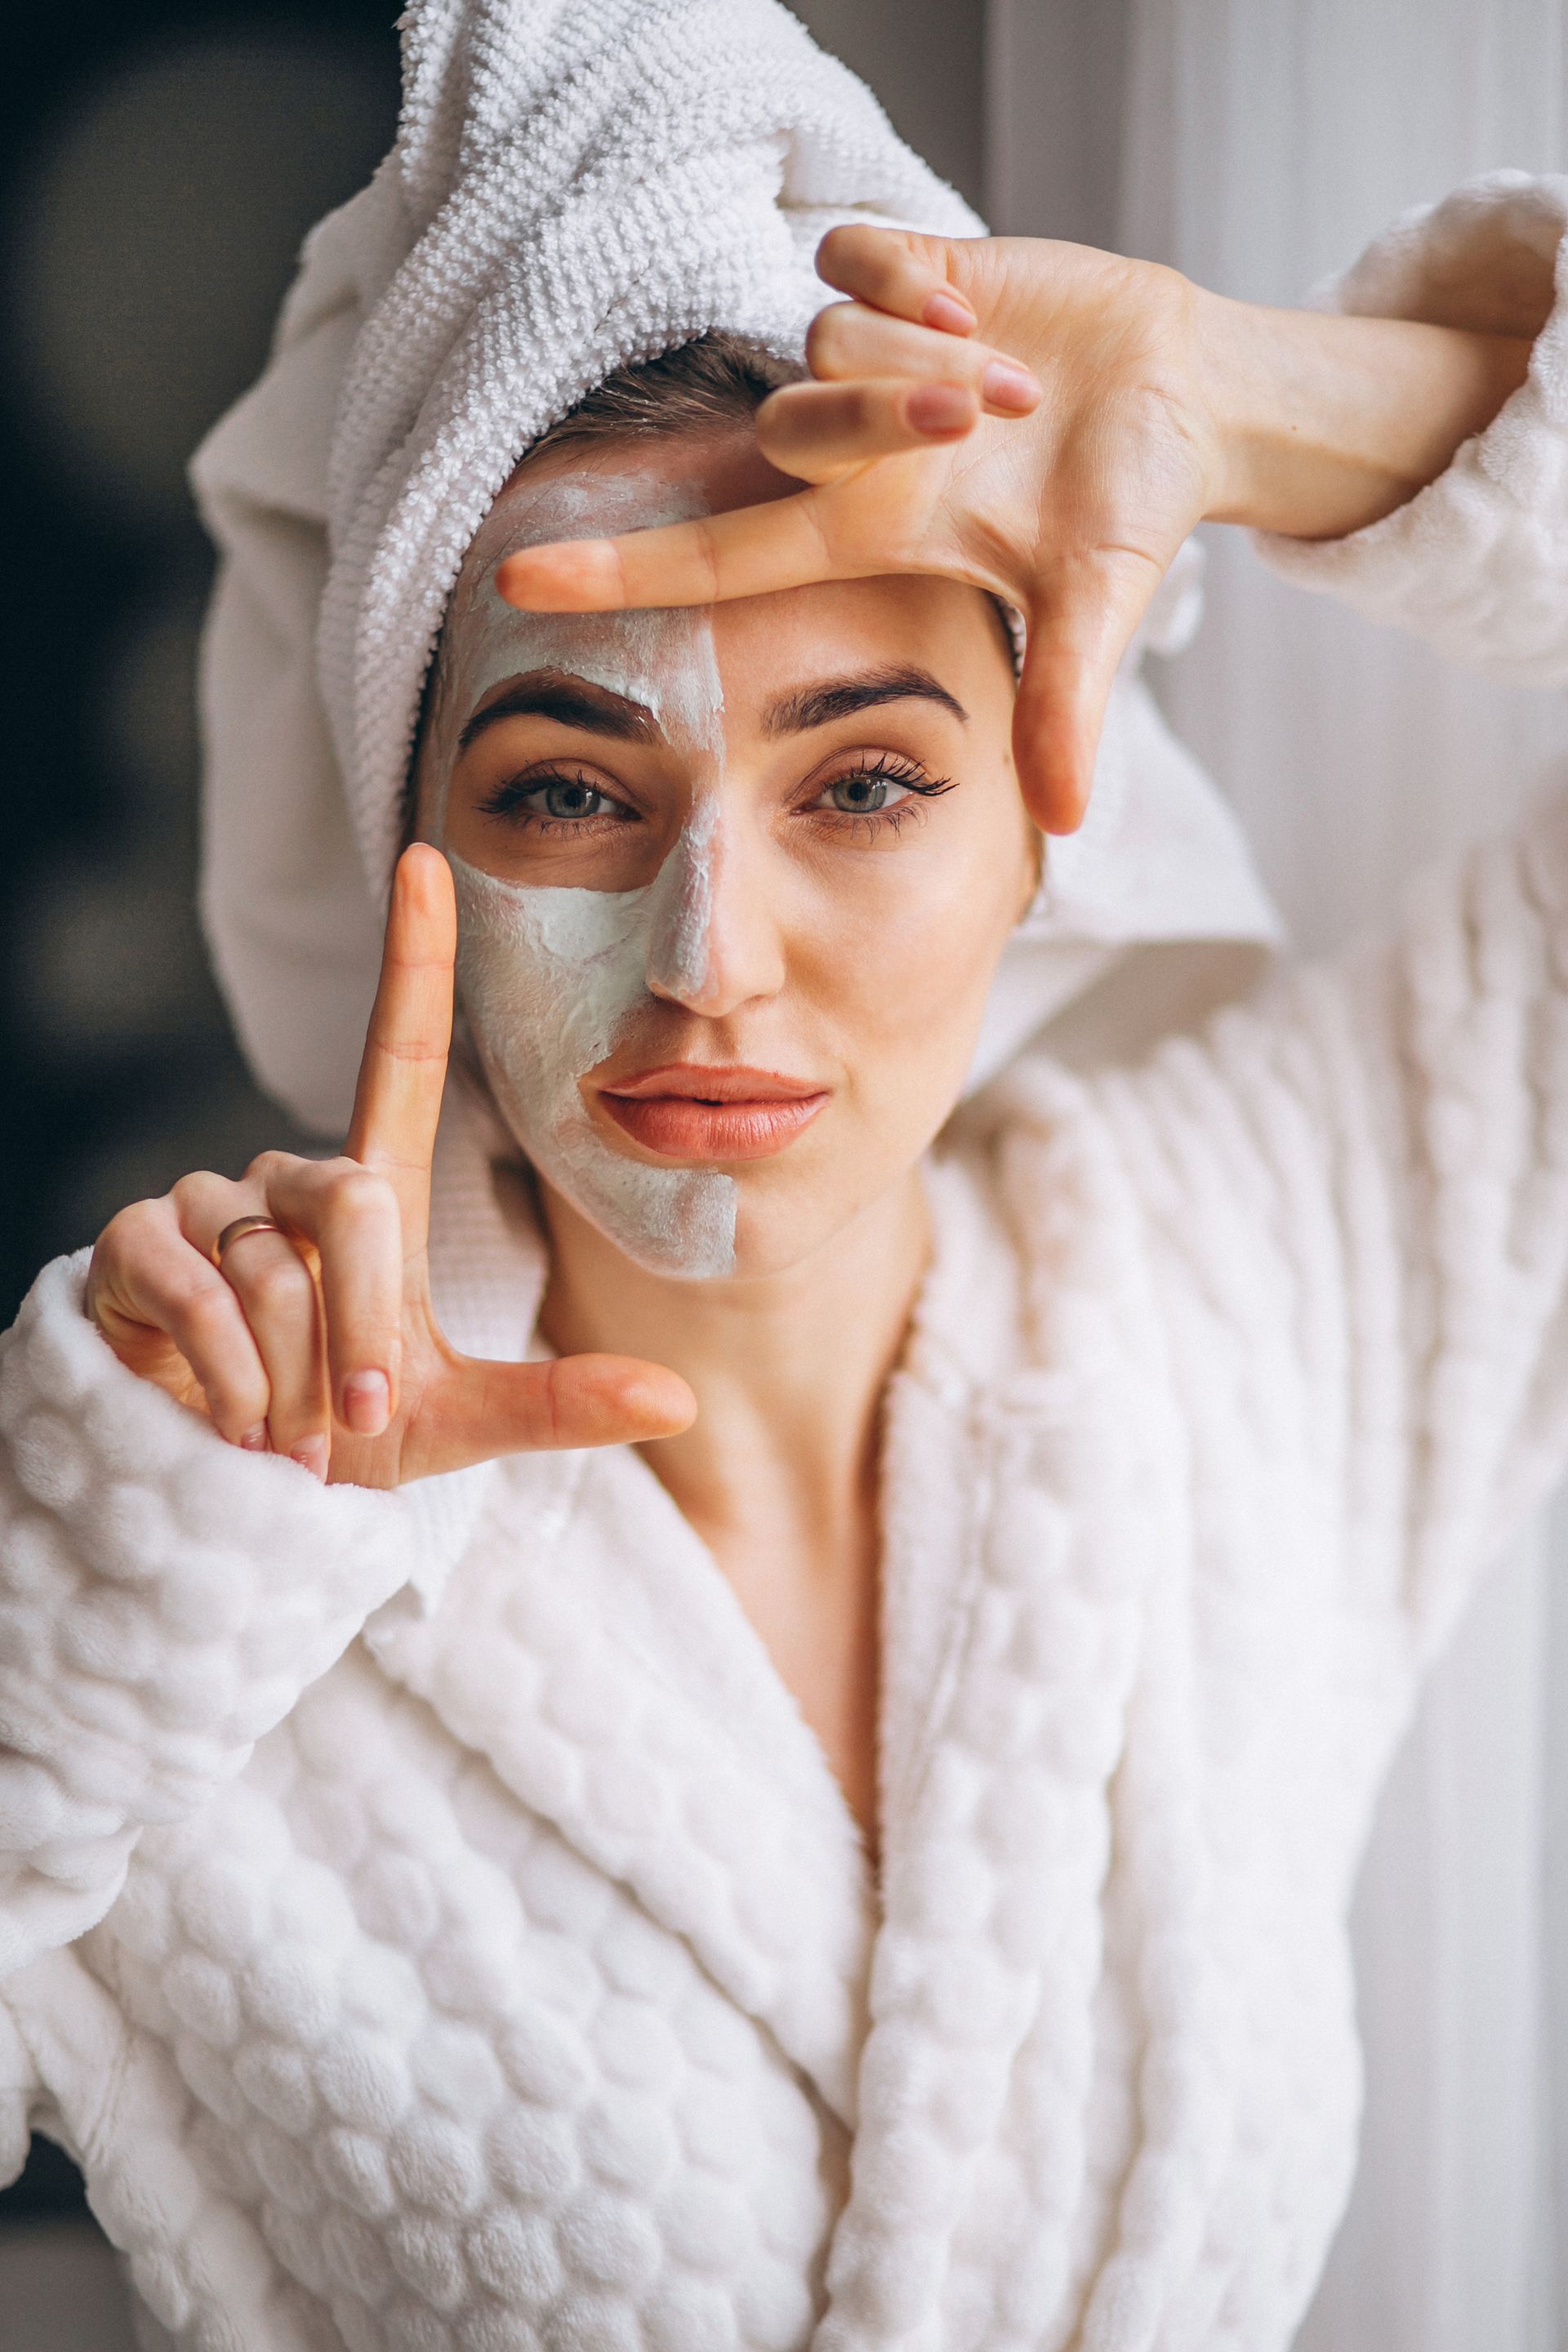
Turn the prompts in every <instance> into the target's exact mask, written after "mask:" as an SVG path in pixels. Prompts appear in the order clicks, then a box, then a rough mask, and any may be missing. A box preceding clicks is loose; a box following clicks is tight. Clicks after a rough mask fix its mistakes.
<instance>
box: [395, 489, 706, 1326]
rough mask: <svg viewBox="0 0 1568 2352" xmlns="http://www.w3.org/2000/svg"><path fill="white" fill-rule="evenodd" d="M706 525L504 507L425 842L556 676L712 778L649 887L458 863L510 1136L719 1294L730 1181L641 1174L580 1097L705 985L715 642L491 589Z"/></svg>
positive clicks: (659, 624) (629, 505)
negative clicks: (546, 564)
mask: <svg viewBox="0 0 1568 2352" xmlns="http://www.w3.org/2000/svg"><path fill="white" fill-rule="evenodd" d="M700 511H701V507H700V501H698V500H696V499H694V498H693V496H692V494H691V492H690V491H689V489H688V488H675V487H672V486H671V485H668V484H666V483H660V482H651V481H649V480H647V478H645V477H639V476H636V475H632V476H621V477H616V478H608V479H596V480H595V482H594V483H592V485H585V484H579V483H557V484H551V485H548V486H546V487H545V488H543V489H542V490H540V491H538V492H536V493H533V494H532V495H522V494H521V493H520V494H519V495H517V496H505V497H503V498H502V499H500V500H498V502H497V506H496V508H495V509H492V511H491V514H490V516H489V518H488V520H487V521H486V523H485V525H484V526H483V528H482V529H481V530H480V531H479V535H478V536H477V538H476V539H475V541H474V544H473V546H472V547H471V548H470V550H469V551H468V559H467V560H466V562H465V563H464V567H463V573H462V576H461V577H460V579H459V581H458V588H457V590H456V591H455V592H454V595H453V602H452V608H451V612H450V614H449V616H448V621H447V629H446V631H445V633H444V635H443V639H442V647H441V653H440V656H439V657H438V662H437V677H436V683H435V688H434V696H435V699H434V703H433V708H432V714H431V724H430V729H429V731H428V735H427V739H426V753H425V758H424V761H423V762H422V772H423V777H424V781H425V783H426V826H427V828H428V829H429V831H430V832H431V834H432V837H433V838H435V839H436V840H437V842H439V843H441V844H442V845H445V838H446V832H447V789H448V785H449V780H450V776H451V772H452V767H453V764H454V762H455V761H456V757H457V752H458V744H459V740H460V737H461V733H462V730H463V728H464V727H465V726H466V725H467V723H468V719H469V718H470V717H471V716H472V714H473V712H474V710H475V709H477V708H478V706H479V703H480V701H481V700H482V699H483V698H484V697H485V696H486V695H487V694H489V692H490V691H491V690H492V688H494V687H496V686H499V685H500V684H501V683H502V681H503V680H505V679H508V678H511V677H518V676H522V675H526V674H527V673H528V672H530V671H537V670H541V669H551V668H553V669H560V670H563V671H565V672H569V673H570V674H571V675H573V676H574V677H582V678H584V679H587V680H588V681H589V682H590V683H592V684H595V685H598V686H602V687H605V688H607V689H608V690H609V691H611V692H613V693H616V694H619V695H623V696H625V697H626V698H627V699H628V700H631V701H634V702H637V703H640V704H641V705H642V706H643V707H644V708H645V709H647V710H648V711H649V712H650V713H651V714H652V716H653V718H654V719H655V720H656V722H657V723H658V726H659V728H660V730H661V731H662V733H663V734H664V736H665V737H666V739H667V740H668V741H669V742H670V743H671V744H672V745H674V746H675V747H676V748H677V749H678V750H680V751H683V752H685V753H686V754H687V755H688V756H689V758H691V759H692V760H693V761H700V762H701V763H702V765H703V766H704V767H705V769H706V770H707V772H708V773H707V776H706V779H705V782H704V783H703V785H702V787H701V788H700V790H699V791H698V792H697V793H695V794H694V798H693V805H692V809H691V813H690V815H689V818H688V821H687V823H686V824H685V826H684V827H683V828H682V831H681V834H680V835H679V838H678V840H677V841H676V843H675V844H674V845H673V846H672V848H671V849H670V851H669V854H668V856H667V857H666V859H665V861H664V864H663V866H661V867H660V869H659V872H658V875H657V877H655V879H654V880H653V881H652V882H651V883H649V884H647V885H646V886H645V887H642V888H639V889H636V890H626V891H599V890H583V889H570V888H567V889H552V888H537V887H527V886H525V885H521V884H517V883H512V882H507V881H503V880H501V879H500V877H497V876H494V875H490V874H487V873H485V872H483V871H482V870H481V869H479V867H477V866H472V865H471V864H469V863H468V861H466V860H465V859H463V858H461V857H458V856H455V855H453V854H452V853H451V851H450V850H448V852H447V854H448V857H449V859H450V862H451V865H452V869H453V874H454V877H455V878H456V884H457V895H458V991H459V993H460V996H461V999H462V1002H463V1005H464V1008H465V1011H466V1013H467V1014H468V1021H469V1024H470V1026H471V1027H472V1030H473V1033H474V1037H475V1042H476V1044H477V1045H478V1047H479V1056H480V1059H481V1061H482V1063H483V1065H484V1068H485V1072H486V1076H487V1077H488V1078H489V1084H490V1087H491V1090H492V1092H493V1093H494V1095H495V1097H496V1102H497V1105H498V1107H499V1108H500V1111H501V1114H502V1116H503V1118H505V1119H506V1121H507V1124H508V1126H509V1127H510V1129H511V1131H512V1133H513V1134H514V1135H515V1136H516V1137H517V1139H518V1141H519V1142H520V1143H521V1146H522V1148H523V1150H525V1151H526V1152H527V1153H528V1156H529V1158H530V1160H531V1161H532V1162H533V1164H534V1166H535V1167H536V1168H537V1169H538V1171H539V1172H540V1173H541V1175H542V1176H543V1177H544V1178H545V1180H546V1181H547V1182H549V1183H550V1184H552V1186H553V1187H554V1188H555V1189H556V1190H557V1191H558V1192H561V1193H562V1194H563V1195H564V1197H565V1198H566V1199H568V1200H569V1201H571V1202H573V1204H574V1206H575V1207H576V1208H577V1209H579V1210H580V1211H581V1213H583V1214H584V1216H586V1217H587V1218H588V1219H589V1220H590V1222H591V1223H593V1224H595V1225H596V1226H597V1227H598V1229H599V1230H600V1232H602V1233H604V1234H606V1235H607V1236H608V1238H609V1239H610V1240H612V1241H613V1242H615V1243H616V1245H617V1246H618V1247H619V1248H621V1249H623V1250H624V1251H625V1252H626V1255H628V1256H629V1257H631V1258H633V1259H635V1260H636V1261H637V1264H639V1265H647V1266H648V1267H650V1268H651V1269H653V1270H655V1271H658V1272H660V1273H666V1274H672V1275H679V1276H686V1277H688V1278H690V1279H696V1280H702V1279H713V1278H714V1277H716V1276H721V1275H725V1274H728V1273H730V1272H731V1271H732V1269H733V1266H734V1260H735V1220H736V1209H737V1198H736V1188H735V1184H734V1181H733V1180H732V1179H731V1178H730V1177H728V1176H724V1175H722V1174H721V1173H719V1172H718V1171H714V1170H710V1169H683V1168H656V1167H650V1166H648V1165H647V1163H646V1162H644V1161H641V1160H632V1159H630V1158H628V1157H627V1156H626V1154H625V1153H624V1152H623V1151H620V1150H616V1148H615V1146H614V1145H613V1144H612V1143H611V1142H609V1141H608V1140H607V1139H605V1137H604V1136H603V1135H601V1133H600V1132H599V1130H598V1129H597V1128H596V1127H595V1124H594V1121H593V1120H592V1118H590V1116H589V1114H588V1111H587V1108H586V1106H585V1105H584V1099H583V1094H582V1087H581V1081H582V1079H583V1078H584V1076H586V1074H587V1073H588V1072H589V1071H590V1070H592V1069H594V1068H595V1067H596V1066H598V1065H599V1064H600V1063H602V1062H603V1061H605V1058H606V1057H607V1056H608V1055H610V1054H611V1053H613V1052H614V1050H615V1049H616V1045H617V1044H618V1043H619V1041H620V1040H621V1038H622V1037H623V1036H624V1035H625V1034H626V1027H627V1024H629V1022H630V1021H631V1020H632V1018H633V1017H634V1016H635V1014H636V1013H637V1012H638V1011H639V1010H640V1009H643V1008H644V1007H646V1004H647V999H648V996H649V994H650V992H651V991H652V990H653V989H656V988H657V989H658V990H659V991H661V992H663V993H665V994H667V995H669V996H676V997H681V998H684V999H689V998H690V997H692V996H693V995H695V994H699V993H700V992H701V990H702V988H703V987H704V985H705V984H706V982H707V978H708V973H709V969H710V958H711V925H712V914H713V877H714V870H715V865H716V861H717V859H718V856H719V855H720V832H721V814H720V802H719V798H718V793H717V785H718V781H719V778H718V770H719V767H720V765H721V759H722V751H723V723H722V721H723V698H722V694H721V690H720V684H719V675H718V665H717V662H716V659H715V656H714V651H713V638H712V631H711V628H710V625H709V622H708V618H707V615H706V614H704V613H702V612H700V611H694V612H684V611H678V612H668V613H667V612H649V613H637V614H625V615H622V614H590V615H582V616H578V615H575V614H527V613H519V612H517V611H516V610H514V608H513V607H511V606H510V605H509V604H506V603H505V602H504V600H503V599H502V598H501V597H500V596H499V595H498V594H497V593H496V590H495V586H494V575H495V572H496V570H497V568H498V566H499V565H500V563H502V562H504V561H505V559H506V558H507V556H509V555H510V554H512V553H513V552H514V551H516V550H517V549H518V548H519V547H523V546H528V545H531V544H532V543H534V542H536V541H541V540H544V539H549V538H554V537H559V536H561V535H562V534H563V532H569V531H571V530H587V529H592V530H621V529H627V528H632V527H636V526H638V525H647V524H653V523H658V522H664V521H670V520H679V519H680V518H681V517H683V516H685V515H689V514H690V513H692V512H700Z"/></svg>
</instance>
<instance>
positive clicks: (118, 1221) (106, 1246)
mask: <svg viewBox="0 0 1568 2352" xmlns="http://www.w3.org/2000/svg"><path fill="white" fill-rule="evenodd" d="M162 1222H163V1220H162V1217H161V1215H160V1210H159V1203H158V1202H156V1201H132V1202H129V1203H128V1205H127V1206H126V1207H125V1208H123V1209H118V1210H116V1212H115V1213H114V1215H113V1216H112V1217H110V1220H109V1223H107V1224H106V1225H105V1227H104V1229H103V1231H102V1232H101V1233H100V1235H99V1237H98V1240H97V1243H96V1244H95V1245H94V1248H93V1253H92V1254H93V1258H94V1260H95V1262H101V1263H102V1264H103V1265H116V1266H118V1265H125V1264H126V1262H127V1261H128V1260H129V1259H131V1258H133V1257H135V1256H136V1255H138V1254H139V1253H140V1251H141V1250H142V1248H143V1246H144V1245H145V1244H146V1243H147V1242H149V1241H150V1240H151V1239H152V1238H153V1234H155V1233H156V1232H157V1231H158V1229H159V1227H160V1226H161V1224H162Z"/></svg>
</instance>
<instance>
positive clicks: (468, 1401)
mask: <svg viewBox="0 0 1568 2352" xmlns="http://www.w3.org/2000/svg"><path fill="white" fill-rule="evenodd" d="M442 1386H443V1389H444V1390H445V1391H447V1392H446V1393H445V1394H444V1395H443V1396H442V1398H441V1400H440V1405H439V1420H440V1437H441V1443H440V1447H439V1451H440V1455H441V1462H440V1466H441V1467H442V1468H443V1469H449V1470H457V1469H463V1468H466V1467H467V1466H468V1465H469V1464H470V1463H475V1462H489V1461H493V1460H494V1459H495V1458H496V1457H497V1456H498V1455H500V1454H525V1453H531V1452H534V1451H542V1450H544V1449H546V1448H552V1447H574V1446H580V1445H637V1444H641V1443H643V1442H644V1441H645V1440H646V1439H648V1438H653V1437H670V1436H673V1435H674V1433H676V1431H677V1430H681V1429H686V1428H689V1425H690V1424H691V1423H692V1422H693V1421H694V1420H695V1419H696V1417H697V1400H696V1398H695V1397H694V1396H693V1395H692V1393H691V1391H690V1390H689V1388H688V1386H687V1384H686V1382H685V1381H683V1380H682V1379H681V1378H680V1376H679V1373H677V1372H671V1371H667V1370H666V1369H665V1367H664V1366H663V1365H662V1364H648V1363H644V1362H642V1361H641V1360H640V1359H638V1358H637V1357H635V1356H560V1357H557V1358H555V1359H554V1360H552V1361H551V1362H548V1363H542V1364H507V1363H497V1362H492V1361H490V1360H488V1359H486V1358H483V1357H478V1356H465V1357H459V1358H458V1360H456V1362H455V1363H454V1364H453V1365H452V1367H451V1370H450V1373H449V1376H448V1379H447V1381H443V1383H442Z"/></svg>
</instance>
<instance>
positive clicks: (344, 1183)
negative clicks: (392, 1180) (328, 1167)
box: [327, 1160, 397, 1226]
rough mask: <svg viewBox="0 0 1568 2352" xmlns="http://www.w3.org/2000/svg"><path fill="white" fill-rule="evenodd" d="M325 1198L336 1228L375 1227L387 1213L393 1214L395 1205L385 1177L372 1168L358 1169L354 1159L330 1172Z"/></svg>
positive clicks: (358, 1166)
mask: <svg viewBox="0 0 1568 2352" xmlns="http://www.w3.org/2000/svg"><path fill="white" fill-rule="evenodd" d="M327 1197H328V1208H329V1212H330V1213H331V1218H332V1220H333V1223H336V1224H339V1225H353V1226H362V1225H370V1224H379V1223H383V1222H384V1220H385V1218H386V1217H387V1216H388V1214H389V1213H395V1210H396V1205H397V1204H396V1200H395V1196H394V1193H393V1190H392V1187H391V1185H390V1184H389V1183H388V1182H387V1181H386V1179H385V1177H384V1176H379V1175H377V1174H376V1172H375V1171H374V1169H373V1168H362V1167H361V1166H360V1165H359V1163H358V1161H357V1160H349V1161H346V1162H345V1163H344V1164H343V1166H342V1168H341V1169H339V1170H337V1171H334V1173H333V1175H332V1177H331V1183H330V1187H329V1192H328V1196H327Z"/></svg>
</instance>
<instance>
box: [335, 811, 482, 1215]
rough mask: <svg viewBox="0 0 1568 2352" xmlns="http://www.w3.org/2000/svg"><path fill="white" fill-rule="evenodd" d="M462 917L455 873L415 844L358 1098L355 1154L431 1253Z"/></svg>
mask: <svg viewBox="0 0 1568 2352" xmlns="http://www.w3.org/2000/svg"><path fill="white" fill-rule="evenodd" d="M457 945H458V913H457V905H456V901H455V898H454V897H453V891H452V873H451V868H450V867H449V866H448V865H447V861H446V859H445V858H444V857H443V856H441V853H440V852H439V850H437V849H432V848H431V847H430V846H429V845H428V844H427V843H425V842H416V843H415V845H414V846H413V847H412V848H411V849H405V851H404V853H403V856H401V857H400V858H399V859H398V862H397V870H396V872H395V875H394V876H393V879H392V898H391V903H390V905H389V907H388V908H387V916H386V941H385V945H384V949H383V951H382V960H381V980H380V983H379V985H378V986H377V989H376V992H375V1005H374V1010H373V1011H372V1013H371V1016H370V1028H369V1031H368V1033H367V1034H366V1037H365V1044H364V1055H363V1060H362V1061H361V1063H360V1073H359V1084H358V1086H357V1087H356V1088H355V1091H354V1109H353V1121H352V1122H351V1125H350V1128H349V1140H348V1154H349V1157H350V1159H351V1160H359V1161H361V1162H362V1163H363V1166H365V1167H367V1168H374V1169H375V1170H377V1171H380V1172H381V1173H382V1174H384V1175H385V1176H386V1178H387V1179H388V1181H390V1182H391V1183H392V1184H393V1185H394V1186H395V1189H396V1191H397V1194H398V1200H399V1204H400V1206H401V1208H402V1210H403V1213H404V1220H405V1242H406V1244H407V1246H408V1247H409V1248H410V1249H411V1250H414V1249H422V1248H423V1247H424V1244H425V1237H426V1231H427V1228H428V1223H429V1213H430V1160H431V1156H432V1154H433V1153H434V1151H435V1148H436V1129H437V1123H438V1121H439V1119H440V1116H441V1096H442V1093H443V1090H444V1088H445V1087H446V1083H447V1055H448V1054H449V1052H450V1050H451V1044H452V967H453V963H454V961H455V959H456V955H457Z"/></svg>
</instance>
